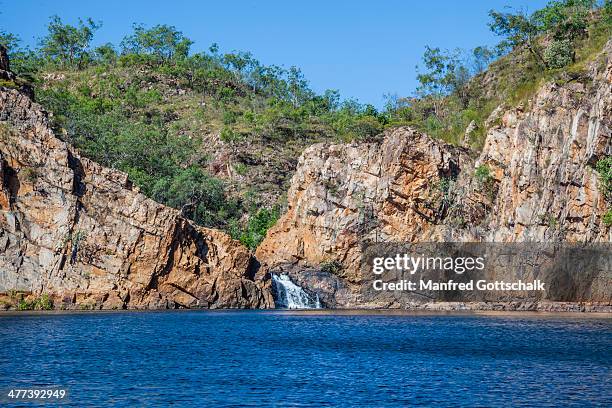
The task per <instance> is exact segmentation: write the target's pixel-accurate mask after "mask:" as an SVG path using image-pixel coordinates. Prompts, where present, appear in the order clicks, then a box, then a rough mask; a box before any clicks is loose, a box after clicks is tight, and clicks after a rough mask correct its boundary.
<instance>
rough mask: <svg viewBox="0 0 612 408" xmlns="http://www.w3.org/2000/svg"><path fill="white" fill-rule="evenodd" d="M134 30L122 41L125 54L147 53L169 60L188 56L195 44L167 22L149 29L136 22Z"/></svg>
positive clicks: (162, 59) (161, 59)
mask: <svg viewBox="0 0 612 408" xmlns="http://www.w3.org/2000/svg"><path fill="white" fill-rule="evenodd" d="M133 30H134V32H133V33H132V34H131V35H128V36H126V37H125V38H124V39H123V41H121V48H122V53H123V54H147V55H152V56H154V57H156V58H157V59H159V60H160V61H169V60H172V59H180V58H184V57H187V55H189V49H190V48H191V45H192V44H193V41H191V40H190V39H189V38H187V37H185V36H184V35H183V33H182V32H180V31H178V30H177V29H176V28H175V27H174V26H169V25H166V24H158V25H156V26H154V27H152V28H149V29H147V28H145V26H143V25H142V24H134V26H133Z"/></svg>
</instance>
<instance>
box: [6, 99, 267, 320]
mask: <svg viewBox="0 0 612 408" xmlns="http://www.w3.org/2000/svg"><path fill="white" fill-rule="evenodd" d="M0 176H1V177H0V292H7V291H10V290H20V291H31V292H34V293H43V292H44V293H48V294H50V295H52V296H53V297H54V299H55V301H56V302H55V303H56V304H57V305H61V307H64V308H88V309H89V308H104V309H118V308H174V307H185V308H193V307H198V308H268V307H272V306H273V300H272V296H271V293H270V291H269V289H268V286H269V284H268V283H266V282H264V281H261V280H258V281H255V274H256V269H257V268H256V264H255V262H254V260H253V259H252V257H251V255H250V253H249V251H248V250H247V249H246V248H245V247H243V246H242V245H241V244H240V243H239V242H237V241H235V240H232V239H231V238H230V237H229V236H227V235H226V234H225V233H223V232H220V231H216V230H213V229H208V228H201V227H198V226H196V225H194V224H193V223H192V222H190V221H188V220H186V219H184V218H183V217H182V216H180V214H179V212H178V211H177V210H174V209H172V208H168V207H165V206H163V205H161V204H158V203H156V202H154V201H152V200H150V199H148V198H146V197H145V196H144V195H142V194H140V193H139V192H138V190H137V189H136V188H134V187H133V186H132V184H131V182H130V181H129V180H128V178H127V175H126V174H124V173H122V172H119V171H116V170H112V169H108V168H104V167H102V166H100V165H98V164H96V163H94V162H92V161H91V160H88V159H86V158H83V157H80V156H79V154H78V152H76V151H74V150H73V149H71V148H70V147H69V146H67V145H66V143H64V142H63V141H61V140H60V139H58V138H57V137H55V135H54V134H53V131H52V130H51V129H50V126H49V123H48V119H47V114H46V113H45V112H44V111H43V110H42V109H41V108H40V107H39V106H38V105H37V104H35V103H33V102H32V100H31V99H30V98H29V96H28V95H27V94H24V93H23V92H19V91H18V90H14V89H6V88H0Z"/></svg>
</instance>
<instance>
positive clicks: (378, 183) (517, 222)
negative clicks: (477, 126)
mask: <svg viewBox="0 0 612 408" xmlns="http://www.w3.org/2000/svg"><path fill="white" fill-rule="evenodd" d="M611 56H612V42H609V43H608V44H607V46H606V47H605V48H604V51H603V52H602V54H601V55H600V56H599V57H598V59H597V61H596V62H594V63H593V64H592V65H591V66H590V67H589V74H588V77H587V78H583V79H582V80H581V81H576V82H569V83H567V84H564V85H556V84H546V85H544V86H543V87H542V88H541V89H539V91H538V92H537V93H536V94H535V95H534V97H533V98H532V99H531V100H530V101H529V102H528V103H527V106H524V107H520V108H516V109H509V110H507V111H506V112H505V113H503V109H502V107H500V108H498V109H496V110H495V112H494V114H495V115H500V116H501V119H502V120H501V121H500V122H501V123H500V124H499V125H493V124H492V123H494V122H496V121H495V120H493V119H491V120H490V121H488V122H489V123H490V124H491V127H490V129H489V131H488V134H487V137H486V141H485V146H484V149H483V151H482V152H481V153H479V154H476V153H470V152H469V151H468V150H466V149H462V148H458V147H454V146H451V145H448V144H445V143H443V142H440V141H437V140H433V139H431V138H429V137H428V136H426V135H423V134H421V133H419V132H417V131H415V130H412V129H410V128H398V129H393V130H389V131H387V132H386V133H385V134H384V135H383V136H384V137H383V138H382V140H380V141H378V142H376V143H353V144H350V145H331V146H329V145H323V144H319V145H315V146H312V147H310V148H309V149H307V150H306V151H305V152H304V154H303V156H302V157H301V158H300V161H299V165H298V169H297V171H296V174H295V175H294V177H293V179H292V184H291V188H290V190H289V193H288V211H287V213H286V214H285V215H284V216H283V217H282V218H281V219H280V221H279V222H278V224H277V225H276V226H275V227H273V228H272V229H271V230H270V231H269V232H268V235H267V237H266V239H265V240H264V242H263V243H262V245H261V246H260V247H259V248H258V250H257V252H256V256H257V258H258V259H259V260H260V261H261V262H262V263H263V264H265V265H266V266H267V268H269V269H275V268H279V267H281V268H284V270H286V271H292V272H293V275H292V277H293V278H294V279H295V280H297V281H300V280H303V281H304V282H310V283H312V282H313V279H311V278H310V276H314V275H312V274H314V272H313V270H316V269H317V268H320V267H321V265H324V264H328V263H329V262H332V261H333V262H335V264H336V265H341V268H335V270H334V272H333V274H334V275H335V276H336V277H339V278H341V280H342V281H343V283H344V284H346V285H348V287H349V289H352V290H353V293H355V292H356V291H358V290H359V288H360V283H361V280H360V276H359V270H360V267H361V262H362V261H361V256H362V248H361V246H362V245H363V244H367V243H371V242H604V243H609V242H611V241H612V231H611V228H610V227H609V226H606V225H605V223H604V222H603V215H604V214H605V212H606V207H607V205H609V204H607V203H606V198H605V196H604V194H603V192H602V188H601V185H600V180H599V175H598V174H597V172H596V171H595V170H594V165H595V163H597V161H598V160H600V159H602V158H604V157H606V156H609V155H611V154H612V120H611V116H612V114H611V112H612V84H611V78H612V60H611V58H612V57H611ZM477 169H480V170H479V171H480V173H479V171H477ZM479 174H480V175H479ZM300 268H302V269H303V270H309V271H310V272H309V273H311V272H312V273H311V275H309V276H308V277H306V278H302V277H300ZM287 273H289V272H287ZM588 279H593V291H592V292H591V293H592V294H591V295H590V296H591V297H590V298H589V299H576V301H581V300H588V301H602V302H608V303H609V302H610V293H611V292H612V271H602V272H601V273H600V275H598V276H597V277H596V278H593V277H588ZM311 289H313V290H314V291H316V289H317V288H316V285H315V287H313V288H311ZM345 292H346V291H345ZM343 296H344V298H343V299H344V301H345V306H350V307H352V306H359V304H356V303H354V301H353V300H351V299H350V296H347V295H343ZM340 303H342V301H340ZM396 306H397V307H401V305H396Z"/></svg>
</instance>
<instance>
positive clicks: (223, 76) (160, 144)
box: [0, 0, 612, 248]
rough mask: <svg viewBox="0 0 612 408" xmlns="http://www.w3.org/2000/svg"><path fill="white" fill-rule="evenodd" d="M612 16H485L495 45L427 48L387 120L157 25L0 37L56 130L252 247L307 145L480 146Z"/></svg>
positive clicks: (562, 7)
mask: <svg viewBox="0 0 612 408" xmlns="http://www.w3.org/2000/svg"><path fill="white" fill-rule="evenodd" d="M611 9H612V7H611V6H610V1H609V0H607V1H606V2H605V4H603V5H599V6H598V5H596V4H595V3H594V2H593V1H588V0H562V1H551V2H550V3H549V5H548V6H547V7H546V8H545V9H543V10H540V11H537V12H535V13H533V14H532V15H523V14H521V13H520V12H518V13H514V14H513V13H498V12H494V11H492V12H491V17H492V23H491V24H490V25H491V28H492V29H493V30H494V31H495V32H496V33H498V34H500V36H501V37H502V42H501V43H500V47H499V48H498V49H495V50H492V49H487V48H486V47H478V48H477V49H475V50H473V51H471V52H469V53H467V56H466V55H465V53H459V52H455V51H453V52H448V51H444V50H439V49H437V48H429V47H428V48H427V50H426V53H425V54H424V56H423V68H422V69H421V70H419V76H418V80H419V83H420V87H419V89H418V90H417V92H416V94H415V95H414V96H412V97H409V98H399V97H397V98H389V103H388V104H387V107H386V109H385V110H384V111H382V112H379V111H377V110H376V109H375V108H374V107H372V106H371V105H363V104H360V103H358V102H356V101H353V100H342V99H341V98H340V95H339V94H338V92H337V91H333V90H329V91H326V92H325V93H323V94H316V93H315V92H313V91H312V90H311V89H310V88H309V86H308V82H307V80H306V79H305V78H304V77H303V75H302V74H301V72H300V71H299V69H297V68H295V67H291V68H289V69H285V68H281V67H277V66H265V65H262V64H261V63H260V62H258V61H257V60H256V59H255V58H253V56H252V55H251V54H249V53H244V52H232V53H226V54H222V53H220V52H219V49H218V47H217V46H216V45H215V44H213V45H212V46H211V47H210V49H209V50H208V51H206V52H200V53H190V51H189V50H190V46H191V41H190V40H189V39H188V38H187V37H185V36H184V35H183V33H181V32H180V31H178V30H176V29H175V28H174V27H170V26H166V25H159V26H155V27H151V28H145V27H142V26H134V30H133V32H132V33H130V34H128V35H127V36H126V37H125V39H124V40H123V41H122V43H121V44H120V45H118V46H114V45H112V44H106V45H103V46H100V47H97V48H93V47H91V46H90V44H91V41H92V38H93V36H94V33H95V30H96V29H97V28H98V27H99V23H96V22H94V21H92V20H90V19H89V20H86V21H81V22H80V23H79V24H78V25H77V26H71V25H68V24H64V23H63V22H62V21H61V20H60V19H59V18H58V17H54V18H52V19H51V22H50V23H49V26H48V35H47V36H46V37H44V38H42V39H41V45H40V47H39V48H37V49H35V50H30V49H23V48H20V47H19V43H18V41H17V37H16V36H15V35H12V34H8V33H0V42H1V43H3V44H4V45H6V46H8V47H9V50H10V54H11V60H12V68H13V70H14V71H16V72H17V73H18V74H19V75H20V76H21V77H22V78H25V79H26V80H28V81H30V82H31V83H32V85H33V86H34V88H35V94H36V99H37V101H38V102H40V103H41V104H42V105H43V106H45V107H46V108H47V109H48V110H49V111H51V112H52V113H53V117H52V119H53V124H54V127H55V128H56V131H57V133H58V135H60V136H61V137H62V138H64V139H65V140H67V141H69V142H70V143H72V144H73V145H74V146H75V147H76V148H78V149H79V150H80V151H81V152H82V154H84V155H86V156H88V157H91V158H93V159H94V160H96V161H98V162H100V163H102V164H104V165H106V166H110V167H114V168H118V169H120V170H123V171H125V172H127V173H128V174H129V176H130V178H131V179H132V180H133V181H134V182H135V184H136V185H138V186H139V187H140V188H141V189H142V191H143V192H144V193H145V194H146V195H148V196H150V197H152V198H154V199H155V200H157V201H159V202H162V203H165V204H167V205H170V206H173V207H175V208H177V209H180V210H181V211H182V212H183V214H184V215H185V216H187V217H189V218H191V219H193V220H195V221H196V222H197V223H199V224H202V225H205V226H211V227H217V228H221V229H224V230H226V231H228V232H230V233H231V234H232V235H233V236H234V237H236V238H239V239H241V241H242V242H244V243H245V244H246V245H248V246H249V247H250V248H255V247H256V246H257V244H258V243H259V242H260V241H261V239H262V238H263V235H264V234H265V232H266V230H267V229H268V228H269V227H270V226H271V225H273V223H274V222H275V221H276V219H277V218H278V216H279V214H280V212H281V211H282V210H283V195H284V193H285V192H286V191H287V189H288V184H289V180H290V178H291V176H292V174H293V171H294V169H295V167H296V164H297V159H298V157H299V155H300V154H301V152H302V151H303V150H304V148H305V147H307V146H309V145H311V144H313V143H316V142H321V141H324V142H332V141H333V142H335V141H349V140H354V139H372V138H375V137H376V136H377V135H378V134H379V133H380V132H381V131H382V130H383V129H384V128H386V127H391V126H400V125H410V126H414V127H416V128H418V129H420V130H422V131H424V132H426V133H428V134H430V135H431V136H433V137H438V138H442V139H444V140H446V141H449V142H451V143H456V144H459V143H467V144H470V145H471V146H473V147H474V148H476V149H478V148H479V147H480V146H482V143H483V141H484V136H485V134H486V128H487V118H489V116H490V114H491V112H493V111H494V109H495V108H497V107H498V106H512V105H515V104H517V103H520V102H521V101H526V100H528V98H529V96H530V95H531V94H532V93H533V92H534V91H535V89H537V87H538V86H539V85H540V84H541V83H542V82H543V81H546V80H558V81H563V80H572V79H573V78H577V77H580V75H581V72H582V70H583V69H584V67H585V65H586V62H588V61H590V60H591V59H592V58H593V57H594V56H595V55H596V54H597V52H598V51H599V50H601V48H602V46H603V44H604V43H605V41H607V40H608V39H609V38H610V36H611V35H612V30H611V26H612V24H611V19H610V16H611V15H612V13H611V12H610V10H611ZM487 67H488V69H487V70H485V69H486V68H487ZM0 85H1V86H10V84H0ZM466 130H467V135H466Z"/></svg>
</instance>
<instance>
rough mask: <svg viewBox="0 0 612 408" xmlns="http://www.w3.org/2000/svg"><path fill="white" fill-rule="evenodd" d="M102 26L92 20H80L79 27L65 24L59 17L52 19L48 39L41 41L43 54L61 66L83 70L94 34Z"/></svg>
mask: <svg viewBox="0 0 612 408" xmlns="http://www.w3.org/2000/svg"><path fill="white" fill-rule="evenodd" d="M101 26H102V24H101V23H95V22H94V21H93V20H92V19H91V18H88V19H86V20H85V21H83V20H81V19H79V24H78V26H76V27H75V26H72V25H70V24H64V23H63V22H62V20H61V18H59V17H58V16H53V17H51V22H50V23H49V25H48V31H49V33H48V34H47V36H46V37H44V38H43V39H42V41H41V52H42V54H43V56H44V57H45V58H47V59H49V60H50V61H53V62H56V63H59V64H60V65H61V66H70V67H74V66H76V67H78V68H79V69H80V68H83V66H84V64H85V62H86V61H87V59H88V58H89V53H88V50H89V45H90V43H91V40H92V39H93V35H94V32H95V31H96V30H97V29H98V28H100V27H101Z"/></svg>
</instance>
